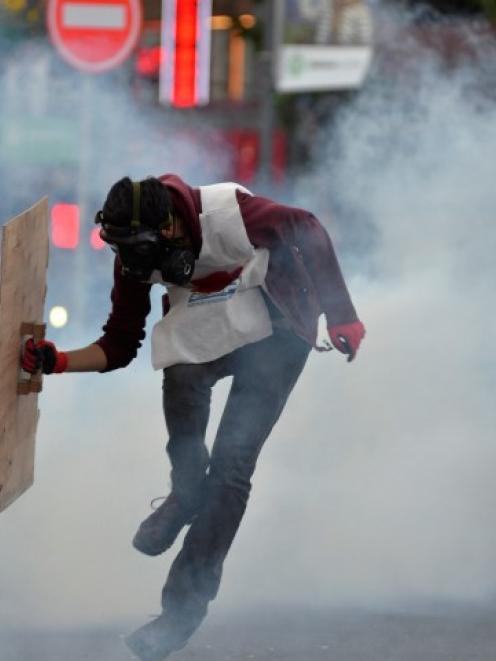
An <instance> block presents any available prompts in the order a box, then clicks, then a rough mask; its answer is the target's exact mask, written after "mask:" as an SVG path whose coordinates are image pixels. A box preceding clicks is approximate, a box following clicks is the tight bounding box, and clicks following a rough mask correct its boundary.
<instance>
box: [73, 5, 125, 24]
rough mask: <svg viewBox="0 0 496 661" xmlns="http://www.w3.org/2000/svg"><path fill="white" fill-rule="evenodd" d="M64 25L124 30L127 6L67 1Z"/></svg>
mask: <svg viewBox="0 0 496 661" xmlns="http://www.w3.org/2000/svg"><path fill="white" fill-rule="evenodd" d="M62 25H63V26H64V27H65V28H93V29H95V30H98V29H100V30H123V29H124V28H125V27H126V6H125V5H102V4H98V5H97V4H92V3H91V4H90V3H87V2H66V3H65V4H64V5H63V8H62Z"/></svg>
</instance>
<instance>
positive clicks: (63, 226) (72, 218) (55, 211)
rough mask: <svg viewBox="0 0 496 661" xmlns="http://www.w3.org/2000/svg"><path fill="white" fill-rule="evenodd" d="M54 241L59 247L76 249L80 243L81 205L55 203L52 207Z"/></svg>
mask: <svg viewBox="0 0 496 661" xmlns="http://www.w3.org/2000/svg"><path fill="white" fill-rule="evenodd" d="M51 226H52V227H51V229H52V243H53V245H54V246H56V247H57V248H64V249H65V250H74V249H75V248H77V246H78V243H79V207H78V205H77V204H54V205H53V207H52V223H51Z"/></svg>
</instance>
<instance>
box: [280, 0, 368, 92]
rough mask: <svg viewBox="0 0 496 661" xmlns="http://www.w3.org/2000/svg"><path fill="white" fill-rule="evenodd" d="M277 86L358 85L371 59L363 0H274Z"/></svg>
mask: <svg viewBox="0 0 496 661" xmlns="http://www.w3.org/2000/svg"><path fill="white" fill-rule="evenodd" d="M276 18H277V20H276V24H277V32H278V34H277V43H278V48H277V57H276V76H275V81H276V89H277V90H278V91H280V92H303V91H324V90H339V89H350V88H358V87H360V86H361V85H362V83H363V81H364V79H365V76H366V75H367V71H368V69H369V66H370V62H371V59H372V17H371V12H370V9H369V8H368V6H367V3H366V2H365V0H277V14H276Z"/></svg>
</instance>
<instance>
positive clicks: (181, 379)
mask: <svg viewBox="0 0 496 661" xmlns="http://www.w3.org/2000/svg"><path fill="white" fill-rule="evenodd" d="M222 370H223V363H222V360H219V361H213V362H210V363H203V364H200V365H174V366H172V367H169V368H167V369H165V370H164V381H163V406H164V415H165V421H166V426H167V430H168V433H169V441H168V443H167V452H168V454H169V458H170V462H171V465H172V471H171V481H172V493H171V494H170V495H169V496H168V497H167V498H166V500H165V502H164V503H163V504H162V505H161V506H160V507H159V508H158V509H157V510H155V512H153V514H151V515H150V516H149V517H148V518H147V519H145V521H143V523H142V524H141V526H140V528H139V530H138V532H137V534H136V536H135V538H134V540H133V545H134V546H135V548H136V549H138V550H139V551H141V552H142V553H146V554H147V555H158V554H160V553H163V552H164V551H165V550H166V549H167V548H169V547H170V546H171V545H172V544H173V542H174V540H175V538H176V537H177V535H178V534H179V532H180V530H181V528H182V527H183V526H184V525H185V524H186V523H188V522H189V521H190V520H191V518H192V517H193V516H194V515H195V514H196V512H197V510H198V507H199V505H200V503H201V502H202V499H203V491H204V487H205V479H206V470H207V467H208V463H209V455H208V451H207V448H206V446H205V431H206V428H207V423H208V418H209V413H210V396H211V389H212V386H213V385H214V383H215V382H216V381H217V380H218V379H219V378H221V376H222V375H224V374H223V371H222Z"/></svg>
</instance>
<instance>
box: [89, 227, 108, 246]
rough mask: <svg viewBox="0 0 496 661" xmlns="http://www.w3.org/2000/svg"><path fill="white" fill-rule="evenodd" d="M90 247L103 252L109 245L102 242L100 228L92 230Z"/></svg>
mask: <svg viewBox="0 0 496 661" xmlns="http://www.w3.org/2000/svg"><path fill="white" fill-rule="evenodd" d="M90 245H91V247H92V248H93V250H103V248H105V246H106V245H107V244H106V243H105V241H102V239H101V238H100V230H99V229H98V227H95V228H94V229H92V230H91V234H90Z"/></svg>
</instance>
